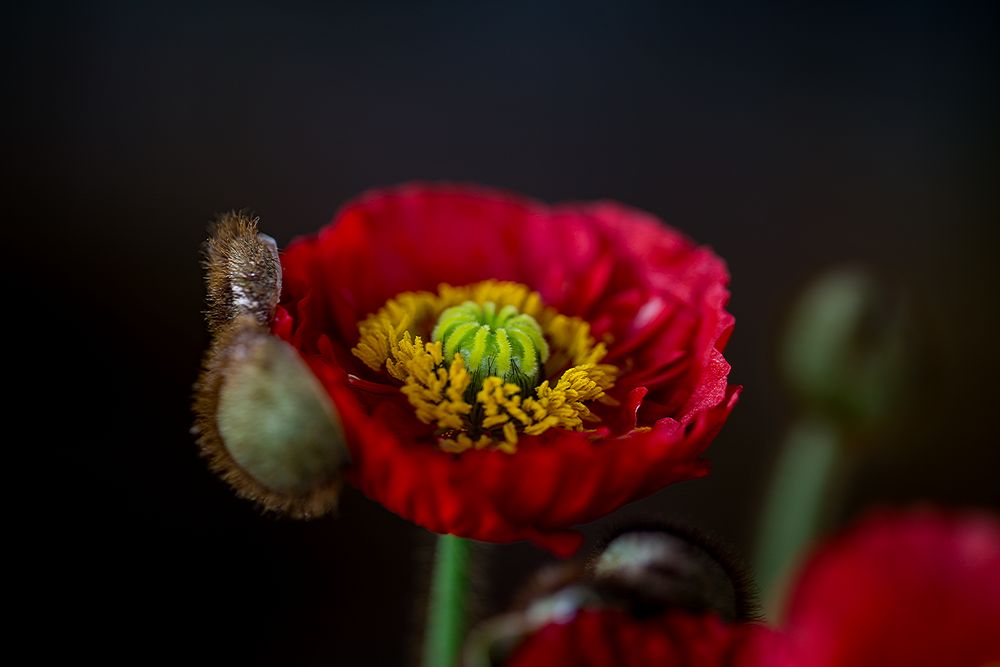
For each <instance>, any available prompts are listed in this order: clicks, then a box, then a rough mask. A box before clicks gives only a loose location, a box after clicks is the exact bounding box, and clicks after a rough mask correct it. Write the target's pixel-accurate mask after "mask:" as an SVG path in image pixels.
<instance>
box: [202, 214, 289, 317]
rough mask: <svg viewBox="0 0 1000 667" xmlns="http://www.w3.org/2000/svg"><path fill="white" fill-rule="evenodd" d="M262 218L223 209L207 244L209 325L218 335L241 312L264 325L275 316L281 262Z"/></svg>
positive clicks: (279, 290) (279, 289) (279, 292)
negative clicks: (261, 224) (259, 227)
mask: <svg viewBox="0 0 1000 667" xmlns="http://www.w3.org/2000/svg"><path fill="white" fill-rule="evenodd" d="M257 222H258V219H257V218H255V217H251V216H249V215H247V214H246V213H242V212H235V211H234V212H231V213H225V214H223V215H222V216H220V217H219V220H218V221H217V222H216V223H215V226H214V228H213V230H212V233H211V235H210V236H209V239H208V242H207V243H206V244H205V270H206V275H205V279H206V282H207V284H208V312H207V318H208V326H209V329H211V331H212V333H214V334H218V333H219V332H220V331H222V330H223V329H224V328H225V327H227V326H228V325H229V324H230V323H231V322H233V321H234V320H235V319H236V318H237V317H239V316H240V315H252V316H253V318H254V319H255V320H256V321H257V323H258V324H260V325H261V326H267V325H268V324H269V323H270V321H271V318H272V317H274V309H275V306H277V304H278V299H279V298H280V296H281V262H280V260H279V259H278V246H277V244H275V242H274V239H272V238H271V237H270V236H267V235H266V234H261V233H259V232H258V231H257Z"/></svg>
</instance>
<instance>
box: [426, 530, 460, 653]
mask: <svg viewBox="0 0 1000 667" xmlns="http://www.w3.org/2000/svg"><path fill="white" fill-rule="evenodd" d="M468 570H469V542H468V541H466V540H463V539H462V538H460V537H455V536H454V535H441V536H440V537H439V538H438V543H437V550H436V551H435V554H434V573H433V575H432V578H431V591H430V601H429V604H428V608H427V625H426V629H425V631H424V648H423V658H422V660H421V663H420V664H421V665H422V667H453V666H454V665H455V663H456V661H457V660H458V655H459V651H461V649H462V640H463V638H464V634H465V604H466V589H467V585H468Z"/></svg>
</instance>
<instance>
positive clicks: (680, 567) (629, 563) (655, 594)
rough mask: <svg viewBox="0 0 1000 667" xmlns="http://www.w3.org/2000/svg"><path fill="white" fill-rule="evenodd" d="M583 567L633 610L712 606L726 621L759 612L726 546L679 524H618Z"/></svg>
mask: <svg viewBox="0 0 1000 667" xmlns="http://www.w3.org/2000/svg"><path fill="white" fill-rule="evenodd" d="M587 569H588V571H589V573H590V576H591V577H592V578H593V580H594V581H595V583H596V584H597V585H598V586H599V587H600V588H601V589H603V591H604V593H605V595H608V596H610V597H612V598H617V599H619V600H620V601H622V602H624V603H626V604H628V605H629V606H630V608H631V609H632V611H633V613H636V614H638V615H643V614H646V613H657V612H658V611H660V610H662V609H666V608H670V607H675V608H681V609H685V610H687V611H690V612H696V613H700V612H705V611H714V612H715V613H717V614H719V615H720V616H721V617H722V618H723V619H725V620H727V621H747V620H755V619H757V618H758V617H759V611H758V605H757V596H756V589H755V587H754V585H753V582H752V579H751V578H750V576H749V574H748V572H747V570H746V568H745V567H744V566H743V565H742V564H741V563H740V561H739V560H738V559H737V558H736V556H735V555H734V554H733V552H732V550H731V549H730V548H729V547H727V546H726V545H724V544H722V543H721V542H720V541H719V540H718V539H717V538H714V537H712V536H710V535H708V534H706V533H704V532H701V531H698V530H694V529H691V528H688V527H685V526H684V525H681V524H676V523H669V522H665V521H660V520H646V521H641V522H635V523H632V524H629V525H627V526H623V527H621V528H619V529H617V530H615V531H613V532H612V533H611V534H610V535H609V536H608V537H607V538H605V539H604V540H602V541H601V543H600V544H599V545H598V547H597V549H596V550H595V551H594V554H593V556H592V557H591V558H590V560H589V563H588V567H587Z"/></svg>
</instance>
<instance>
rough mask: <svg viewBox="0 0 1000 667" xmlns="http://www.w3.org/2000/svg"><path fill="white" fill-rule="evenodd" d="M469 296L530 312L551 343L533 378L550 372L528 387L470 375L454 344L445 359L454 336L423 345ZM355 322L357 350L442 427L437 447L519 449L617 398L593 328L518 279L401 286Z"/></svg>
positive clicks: (492, 306) (494, 309)
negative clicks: (419, 288) (412, 288)
mask: <svg viewBox="0 0 1000 667" xmlns="http://www.w3.org/2000/svg"><path fill="white" fill-rule="evenodd" d="M470 302H471V304H474V305H475V306H476V307H477V308H481V309H483V311H484V312H489V313H490V314H491V315H492V314H493V313H505V314H506V317H508V318H513V317H515V311H516V314H520V315H526V316H527V318H523V319H524V320H528V319H530V320H532V324H534V323H535V322H537V326H538V327H539V328H540V329H541V332H542V334H543V335H544V340H543V341H542V344H543V345H546V347H547V350H546V353H545V354H544V355H541V354H539V355H538V356H539V357H540V361H542V362H544V368H543V369H541V373H540V374H539V375H537V376H536V377H540V378H550V379H544V380H543V381H542V382H541V384H539V385H538V386H537V387H535V389H534V391H533V392H532V391H531V390H530V389H529V388H527V387H522V386H519V385H518V384H514V383H511V382H507V381H505V380H504V379H503V378H502V377H499V376H496V375H491V376H489V377H486V378H478V377H477V378H473V374H471V373H470V372H469V371H468V370H467V369H466V365H465V360H464V358H463V355H462V354H461V353H460V352H458V351H455V346H454V345H449V346H448V347H449V350H448V351H449V352H450V353H451V355H450V356H451V358H450V359H449V358H447V357H446V355H445V353H444V347H443V343H445V344H447V342H449V341H442V340H437V341H431V342H425V340H427V339H429V338H430V335H431V333H432V332H433V330H434V329H435V328H436V324H437V322H438V318H439V317H441V316H442V313H444V311H445V310H446V309H449V308H454V307H456V306H462V307H466V308H468V307H469V303H470ZM451 312H456V311H451ZM459 326H462V325H459ZM358 329H359V332H360V340H359V341H358V344H357V346H355V348H354V349H353V353H354V355H355V356H357V357H358V358H359V359H361V360H362V361H363V362H364V363H365V365H367V366H368V367H369V368H371V369H372V370H376V371H382V370H383V369H384V370H385V372H386V373H388V374H389V375H390V376H392V377H393V378H395V379H397V380H399V381H400V382H402V383H403V386H402V389H401V391H402V392H403V394H404V395H405V396H406V397H407V399H408V400H409V402H410V404H411V405H412V406H413V407H414V409H415V411H416V415H417V418H418V419H420V420H421V421H422V422H424V423H426V424H434V425H436V426H437V427H438V436H439V438H438V444H439V446H440V447H441V448H442V449H443V450H444V451H447V452H455V453H457V452H462V451H465V450H467V449H470V448H475V449H482V448H484V447H488V446H495V447H496V448H497V449H499V450H501V451H504V452H508V453H513V452H514V451H515V450H516V445H517V439H518V435H519V434H520V433H525V434H527V435H539V434H541V433H544V432H545V431H547V430H548V429H550V428H564V429H569V430H576V431H584V430H586V424H593V423H594V422H597V421H599V419H598V418H597V416H596V415H594V414H593V412H591V410H590V408H589V407H588V406H587V403H589V402H591V401H601V402H603V403H614V400H613V399H612V398H611V397H610V396H608V395H607V394H606V393H605V392H606V391H607V390H608V389H610V388H611V387H612V386H613V385H614V382H615V378H616V376H617V373H618V369H617V368H616V367H615V366H612V365H610V364H601V363H600V361H601V359H602V358H603V357H604V355H605V354H606V349H605V346H604V344H603V343H597V342H595V341H594V339H593V337H592V336H591V335H590V325H589V324H587V322H585V321H583V320H581V319H580V318H577V317H567V316H565V315H561V314H559V313H558V312H556V311H555V310H554V309H552V308H549V307H546V306H544V305H543V304H542V300H541V297H540V295H539V294H538V293H537V292H533V291H531V290H530V289H529V288H528V287H526V286H524V285H521V284H519V283H512V282H501V281H494V280H488V281H484V282H481V283H476V284H474V285H467V286H464V287H452V286H450V285H442V286H441V287H440V288H439V289H438V292H437V294H434V293H432V292H404V293H402V294H399V295H397V296H396V297H394V298H393V299H390V300H389V301H387V302H386V304H385V305H384V306H382V308H380V309H379V310H378V312H376V313H374V314H373V315H370V316H368V317H367V318H366V319H365V320H364V321H362V322H361V323H360V324H359V325H358ZM539 347H540V346H539ZM556 378H558V379H556ZM553 380H554V382H553ZM480 381H481V385H480V384H479V382H480Z"/></svg>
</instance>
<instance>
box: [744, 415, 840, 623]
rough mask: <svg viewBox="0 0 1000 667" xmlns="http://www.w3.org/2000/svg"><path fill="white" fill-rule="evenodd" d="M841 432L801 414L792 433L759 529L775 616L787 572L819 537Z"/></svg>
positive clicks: (759, 564) (760, 570)
mask: <svg viewBox="0 0 1000 667" xmlns="http://www.w3.org/2000/svg"><path fill="white" fill-rule="evenodd" d="M841 445H842V443H841V442H840V435H839V433H838V432H837V430H836V428H835V427H834V425H833V424H831V423H830V422H829V421H827V420H823V419H807V418H803V419H800V420H799V421H798V422H797V423H795V424H794V425H793V426H792V428H791V430H790V431H789V432H788V435H787V437H786V440H785V443H784V447H783V449H782V451H781V454H780V458H779V459H778V463H777V467H776V469H775V471H774V473H773V476H772V478H771V488H770V490H769V492H768V497H767V500H766V503H765V506H764V512H763V516H762V521H761V526H760V530H759V532H758V534H757V539H758V540H759V541H758V543H757V554H756V568H755V569H756V571H757V581H758V585H759V586H760V590H761V594H762V595H763V598H764V602H765V607H766V608H767V611H768V612H769V614H768V615H769V616H772V617H773V616H774V613H773V612H774V605H775V603H776V602H777V600H778V598H779V597H781V595H780V594H779V593H780V591H779V590H777V589H780V588H781V587H782V584H783V583H784V580H783V577H785V576H787V575H788V574H789V570H790V569H791V567H792V566H793V564H794V563H795V562H796V558H798V557H799V556H800V555H801V554H802V553H803V551H804V550H805V549H806V548H807V547H808V545H809V544H810V543H811V542H812V541H813V538H814V537H816V533H817V531H818V530H819V526H820V522H821V519H822V514H823V511H824V508H825V501H826V500H827V496H828V493H829V491H830V488H831V480H832V479H833V477H834V474H835V471H836V469H837V467H838V454H839V452H840V451H841V450H842V447H841Z"/></svg>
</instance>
